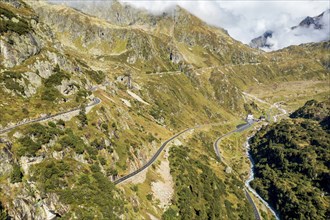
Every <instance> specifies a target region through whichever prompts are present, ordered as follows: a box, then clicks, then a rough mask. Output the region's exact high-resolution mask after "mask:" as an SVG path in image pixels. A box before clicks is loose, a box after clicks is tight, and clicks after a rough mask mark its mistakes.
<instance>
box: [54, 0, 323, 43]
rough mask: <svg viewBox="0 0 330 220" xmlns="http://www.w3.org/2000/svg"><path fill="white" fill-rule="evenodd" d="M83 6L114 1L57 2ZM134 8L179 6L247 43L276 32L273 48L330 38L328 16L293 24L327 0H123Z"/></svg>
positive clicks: (156, 9)
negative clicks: (313, 24) (319, 26)
mask: <svg viewBox="0 0 330 220" xmlns="http://www.w3.org/2000/svg"><path fill="white" fill-rule="evenodd" d="M51 2H56V3H63V2H65V3H66V4H69V5H70V6H72V7H76V8H79V7H80V8H81V7H82V5H83V6H84V7H85V8H86V6H93V7H94V8H95V7H100V8H102V6H104V5H105V4H111V2H109V1H100V0H99V1H91V0H86V1H83V0H79V1H58V0H51ZM121 2H123V3H126V4H129V5H131V6H133V7H135V8H140V9H146V10H148V11H149V12H151V13H154V14H160V13H162V12H164V11H169V10H171V9H173V8H174V7H175V6H176V5H179V6H181V7H183V8H185V9H186V10H188V11H189V12H191V13H192V14H194V15H196V16H197V17H199V18H201V19H202V20H204V21H205V22H207V23H208V24H210V25H214V26H217V27H222V28H225V29H226V30H227V31H228V33H229V34H230V35H231V36H232V37H233V38H234V39H236V40H239V41H241V42H243V43H245V44H248V43H249V42H250V41H251V39H253V38H255V37H258V36H260V35H262V34H263V33H264V32H265V31H267V30H272V31H274V34H273V37H272V38H271V39H269V41H270V42H271V43H272V44H274V46H273V48H272V49H281V48H283V47H287V46H290V45H297V44H301V43H307V42H318V41H322V40H329V17H327V19H325V21H324V22H325V23H326V27H325V28H323V30H314V29H313V28H304V29H302V28H297V29H295V30H293V31H291V29H290V27H292V26H295V25H298V24H299V23H300V21H302V20H303V19H304V18H305V17H306V16H316V15H319V14H321V13H322V12H323V11H325V10H326V9H328V8H329V2H328V0H319V1H318V0H310V1H306V0H305V1H299V0H298V1H260V0H259V1H244V0H242V1H238V0H237V1H177V0H171V1H160V0H149V1H144V0H139V1H136V0H135V1H130V0H122V1H121Z"/></svg>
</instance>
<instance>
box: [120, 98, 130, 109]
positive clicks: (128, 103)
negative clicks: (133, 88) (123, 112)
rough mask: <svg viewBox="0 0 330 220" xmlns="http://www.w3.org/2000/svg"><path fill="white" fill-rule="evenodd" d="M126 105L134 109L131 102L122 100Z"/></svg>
mask: <svg viewBox="0 0 330 220" xmlns="http://www.w3.org/2000/svg"><path fill="white" fill-rule="evenodd" d="M120 100H121V101H122V102H123V103H124V104H125V105H127V106H128V107H132V105H131V103H130V101H128V100H126V99H120Z"/></svg>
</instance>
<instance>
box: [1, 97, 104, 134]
mask: <svg viewBox="0 0 330 220" xmlns="http://www.w3.org/2000/svg"><path fill="white" fill-rule="evenodd" d="M99 103H101V100H100V99H99V98H97V97H95V98H93V102H92V103H90V104H88V105H87V106H86V108H89V107H93V106H95V105H97V104H99ZM80 109H81V107H77V108H73V109H70V110H68V111H64V112H59V113H56V114H54V115H47V116H44V117H40V118H36V119H32V120H29V121H23V122H19V123H18V124H16V125H13V126H10V127H6V128H3V129H1V130H0V134H4V133H7V132H9V131H11V130H13V129H14V128H18V127H20V126H23V125H27V124H32V123H36V122H41V121H46V120H49V119H52V118H55V117H57V116H60V115H64V114H67V113H71V112H76V111H77V112H78V111H80Z"/></svg>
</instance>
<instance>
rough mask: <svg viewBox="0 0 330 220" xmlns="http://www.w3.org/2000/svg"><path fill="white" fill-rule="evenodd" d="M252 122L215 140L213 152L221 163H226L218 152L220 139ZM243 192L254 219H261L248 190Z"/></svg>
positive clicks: (242, 129)
mask: <svg viewBox="0 0 330 220" xmlns="http://www.w3.org/2000/svg"><path fill="white" fill-rule="evenodd" d="M253 123H254V121H253V120H249V121H247V123H246V124H244V125H242V126H240V127H238V128H236V129H235V130H233V131H230V132H228V133H227V134H224V135H222V136H220V137H219V138H218V139H216V141H215V142H214V144H213V147H214V152H215V154H216V155H217V157H218V159H219V160H220V162H222V163H224V164H225V165H227V164H226V162H225V161H224V160H222V157H221V153H220V150H219V143H220V141H221V140H222V139H223V138H224V137H227V136H229V135H231V134H232V133H235V132H242V131H244V130H245V129H247V128H249V127H251V125H252V124H253ZM244 193H245V196H246V197H247V199H248V201H249V203H250V204H251V205H252V207H253V213H254V216H255V219H256V220H261V217H260V214H259V212H258V209H257V206H256V204H255V203H254V202H253V199H252V198H251V196H250V194H249V193H248V191H247V190H246V189H244Z"/></svg>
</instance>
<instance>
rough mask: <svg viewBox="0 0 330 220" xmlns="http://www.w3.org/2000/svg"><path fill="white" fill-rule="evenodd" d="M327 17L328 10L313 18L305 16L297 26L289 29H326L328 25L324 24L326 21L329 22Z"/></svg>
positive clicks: (329, 11)
mask: <svg viewBox="0 0 330 220" xmlns="http://www.w3.org/2000/svg"><path fill="white" fill-rule="evenodd" d="M329 15H330V9H328V10H326V11H324V12H322V13H321V14H320V15H318V16H315V17H310V16H307V17H306V18H305V19H304V20H302V21H301V22H300V23H299V25H297V26H293V27H291V29H292V30H293V29H296V28H299V27H302V28H310V27H312V28H314V29H323V28H326V26H329V24H326V21H328V22H329ZM328 28H329V27H328Z"/></svg>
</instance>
